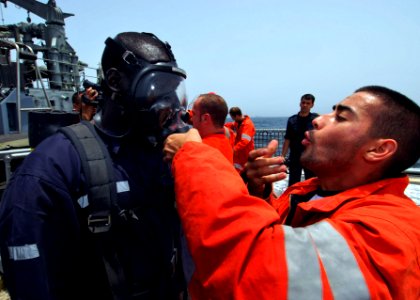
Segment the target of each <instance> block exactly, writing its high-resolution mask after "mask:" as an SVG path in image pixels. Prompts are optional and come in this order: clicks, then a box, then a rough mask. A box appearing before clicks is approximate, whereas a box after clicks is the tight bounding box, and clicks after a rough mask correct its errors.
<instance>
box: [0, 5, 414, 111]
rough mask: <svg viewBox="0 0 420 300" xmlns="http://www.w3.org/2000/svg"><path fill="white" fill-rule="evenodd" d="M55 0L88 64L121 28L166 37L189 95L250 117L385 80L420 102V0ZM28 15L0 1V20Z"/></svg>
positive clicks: (329, 101)
mask: <svg viewBox="0 0 420 300" xmlns="http://www.w3.org/2000/svg"><path fill="white" fill-rule="evenodd" d="M56 1H57V5H58V6H59V7H60V8H61V9H62V11H63V12H66V13H72V14H74V15H75V16H73V17H69V18H67V19H66V26H65V30H66V34H67V37H68V43H69V44H70V45H71V46H72V47H73V48H74V49H75V50H76V52H77V54H78V56H79V59H80V60H81V61H83V62H85V63H87V64H88V65H89V66H90V67H92V68H96V67H98V65H99V63H100V59H101V55H102V50H103V48H104V41H105V39H106V38H107V37H113V36H115V35H116V34H118V33H120V32H123V31H139V32H142V31H144V32H152V33H154V34H155V35H157V36H158V37H159V38H160V39H162V40H164V41H168V42H169V43H170V45H171V46H172V50H173V52H174V54H175V57H176V59H177V62H178V66H179V67H181V68H183V69H184V70H185V71H186V72H187V80H186V87H187V93H188V100H189V101H192V100H194V99H195V97H196V96H198V95H199V94H201V93H207V92H215V93H217V94H219V95H221V96H222V97H223V98H224V99H225V100H226V102H227V103H228V106H229V107H232V106H239V107H240V108H241V109H242V112H243V113H244V114H248V115H250V116H251V117H252V116H262V117H284V116H289V115H292V114H295V113H297V112H298V111H299V101H300V97H301V96H302V95H303V94H306V93H311V94H313V95H314V96H315V98H316V100H315V106H314V108H313V110H312V111H314V112H317V113H320V114H323V113H328V112H330V111H331V107H332V106H333V105H334V104H336V103H337V102H339V101H341V100H342V99H344V98H345V97H346V96H348V95H350V94H352V92H353V91H354V90H355V89H357V88H359V87H362V86H365V85H382V86H386V87H389V88H391V89H394V90H396V91H399V92H401V93H403V94H405V95H406V96H408V97H409V98H411V99H412V100H414V101H415V102H416V103H418V104H420V74H419V73H420V1H419V0H317V1H315V0H294V1H284V0H277V1H276V0H259V1H256V0H255V1H252V0H211V1H210V0H208V1H204V0H178V1H173V0H159V1H143V0H119V1H109V0H84V1H82V0H56ZM39 2H42V3H47V0H42V1H39ZM26 17H27V12H26V10H25V9H22V8H19V7H17V6H16V5H14V4H13V3H11V2H8V4H7V7H6V8H5V7H4V6H3V5H1V19H2V20H1V21H2V25H4V24H5V25H7V24H13V23H15V22H26ZM31 19H32V22H33V23H41V22H42V20H41V19H40V18H38V17H37V16H35V15H33V14H31ZM92 72H93V70H90V69H88V70H87V75H92V74H94V73H92ZM90 80H92V78H90Z"/></svg>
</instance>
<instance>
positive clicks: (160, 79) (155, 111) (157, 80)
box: [132, 71, 189, 139]
mask: <svg viewBox="0 0 420 300" xmlns="http://www.w3.org/2000/svg"><path fill="white" fill-rule="evenodd" d="M132 94H133V98H134V100H135V106H136V109H137V111H139V112H141V115H140V118H142V119H143V120H139V121H140V123H142V122H144V121H146V120H147V124H142V126H144V127H145V128H154V134H155V135H156V138H159V139H165V138H166V137H167V136H168V135H169V134H171V133H175V132H184V131H187V130H188V128H189V127H188V125H187V124H186V123H185V122H184V121H183V120H182V116H183V115H184V114H185V107H186V105H187V96H186V91H185V82H184V78H183V77H182V76H179V75H177V74H174V73H168V72H160V71H152V72H149V73H148V74H145V75H144V76H142V77H138V78H136V80H135V81H134V82H133V86H132ZM145 114H146V115H148V117H147V118H145V117H146V116H145Z"/></svg>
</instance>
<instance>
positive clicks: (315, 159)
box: [165, 86, 420, 300]
mask: <svg viewBox="0 0 420 300" xmlns="http://www.w3.org/2000/svg"><path fill="white" fill-rule="evenodd" d="M313 124H314V129H313V130H311V131H308V132H306V134H305V138H304V140H303V141H302V143H303V144H304V146H305V150H304V152H303V154H302V158H301V160H302V164H303V165H304V166H305V167H307V168H309V169H310V170H312V171H313V172H314V173H315V174H316V175H317V177H314V178H311V179H308V180H306V181H303V182H299V183H296V184H294V185H292V186H291V187H289V188H288V189H287V190H286V191H285V192H284V193H283V195H281V196H280V197H279V198H275V197H274V196H273V195H270V198H269V199H268V200H267V202H266V201H264V200H263V199H261V198H258V197H254V196H251V195H249V193H248V190H247V187H246V186H245V184H244V183H243V182H242V180H241V178H240V177H239V176H238V175H237V173H236V172H235V171H234V169H233V168H232V166H231V165H230V164H228V163H227V162H226V161H225V160H222V159H221V155H220V154H219V153H218V152H217V151H215V150H214V149H212V148H210V147H208V146H207V145H204V144H202V143H200V142H199V141H200V137H199V135H198V134H197V132H196V131H194V129H191V130H190V131H189V132H187V133H186V134H184V135H176V134H175V135H172V136H170V137H169V138H168V140H167V143H173V142H174V140H176V142H177V144H182V143H184V144H183V146H182V147H181V148H180V149H179V151H178V152H177V153H176V155H175V156H174V158H173V162H172V169H173V173H174V176H175V189H176V196H177V200H176V201H177V203H176V204H177V209H178V212H179V215H180V218H181V221H182V225H183V228H184V231H185V234H186V237H187V241H188V246H189V249H190V252H191V254H192V257H193V260H194V262H195V266H196V270H195V273H194V275H193V278H192V280H191V282H190V285H189V289H190V292H191V295H192V298H193V299H405V300H407V299H413V300H414V299H420V267H419V263H420V226H419V220H420V207H417V206H416V205H415V203H414V202H413V201H412V200H411V199H410V198H408V197H407V196H406V195H405V194H404V190H405V188H406V187H407V184H408V182H409V181H408V177H407V175H404V173H403V171H404V170H405V169H407V168H408V167H410V166H411V165H413V164H414V163H415V162H416V161H417V160H418V159H419V157H420V148H419V147H418V142H419V140H420V107H419V106H418V105H417V104H415V103H414V102H413V101H411V100H409V99H408V98H407V97H405V96H403V95H401V94H400V93H398V92H395V91H392V90H390V89H387V88H384V87H378V86H369V87H364V88H360V89H358V90H357V91H356V92H355V93H354V94H352V95H350V96H348V97H347V98H345V99H344V100H342V101H341V102H340V103H338V104H337V105H335V106H334V108H333V111H332V112H331V113H329V114H326V115H321V116H319V117H318V118H316V119H315V120H314V121H313ZM406 128H410V130H406ZM179 140H182V142H181V143H180V141H179ZM276 148H277V141H272V142H270V143H269V145H268V147H267V148H262V149H258V150H255V151H252V152H251V153H250V157H249V162H248V164H247V174H248V176H249V178H250V180H251V182H252V184H253V185H256V186H258V185H260V186H263V185H264V184H268V183H271V182H274V181H277V180H280V179H283V178H285V173H284V172H285V171H286V168H285V166H283V165H282V163H283V158H281V157H272V155H273V154H274V153H275V149H276ZM165 149H166V148H165ZM169 149H170V151H167V152H166V156H167V158H168V157H172V155H173V154H174V152H173V151H172V150H171V148H169ZM209 178H211V180H209Z"/></svg>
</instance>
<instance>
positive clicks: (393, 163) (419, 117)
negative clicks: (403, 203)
mask: <svg viewBox="0 0 420 300" xmlns="http://www.w3.org/2000/svg"><path fill="white" fill-rule="evenodd" d="M358 92H366V93H369V94H371V95H374V96H376V97H377V98H378V99H379V100H381V101H382V103H383V105H382V106H381V108H380V109H378V110H375V111H372V112H371V115H372V120H373V123H372V124H373V125H372V126H371V128H370V129H369V134H370V136H371V137H372V138H391V139H394V140H395V141H397V143H398V149H397V152H396V153H395V155H394V156H393V158H392V159H391V160H390V163H389V164H388V165H387V167H386V170H385V175H386V176H396V175H398V174H399V173H401V172H402V171H404V170H405V169H407V168H409V167H411V166H412V165H413V164H415V163H416V161H418V160H419V158H420V147H419V146H418V145H419V142H420V107H419V106H418V105H417V104H416V103H415V102H414V101H412V100H411V99H409V98H408V97H406V96H404V95H403V94H401V93H399V92H396V91H394V90H391V89H389V88H386V87H382V86H375V85H372V86H365V87H361V88H359V89H357V90H356V91H355V93H358Z"/></svg>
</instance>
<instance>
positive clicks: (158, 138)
mask: <svg viewBox="0 0 420 300" xmlns="http://www.w3.org/2000/svg"><path fill="white" fill-rule="evenodd" d="M105 43H106V44H107V46H108V47H113V48H114V49H115V50H117V53H121V57H122V60H123V61H124V63H125V65H126V67H127V68H128V69H129V70H130V74H134V75H133V76H132V77H133V79H132V80H131V86H130V88H129V92H128V95H126V97H125V98H126V100H125V101H126V102H128V103H126V104H127V105H126V107H127V108H129V109H132V110H133V114H132V118H133V124H132V126H133V128H132V130H134V132H135V133H136V134H137V133H139V134H142V135H145V136H146V137H147V139H148V140H149V141H150V142H151V143H153V144H157V143H162V142H163V141H164V139H166V137H167V136H168V135H170V134H172V133H176V132H185V131H187V130H188V129H189V125H187V124H186V123H185V122H184V121H183V120H182V116H183V115H184V114H185V109H186V104H187V103H186V102H187V100H186V99H187V98H186V91H185V82H184V80H185V78H186V73H185V71H184V70H182V69H180V68H178V67H177V65H176V62H175V59H173V61H171V62H158V63H156V64H152V63H149V62H147V61H146V60H143V59H141V58H138V57H136V56H135V55H134V53H133V52H131V51H129V50H127V49H125V48H124V47H123V46H122V45H121V44H120V43H118V42H117V41H115V40H113V39H111V38H108V39H107V40H106V42H105ZM169 51H170V50H169ZM170 53H171V54H172V52H170Z"/></svg>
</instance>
